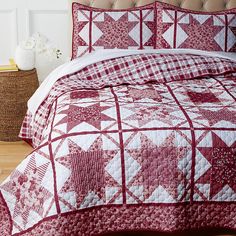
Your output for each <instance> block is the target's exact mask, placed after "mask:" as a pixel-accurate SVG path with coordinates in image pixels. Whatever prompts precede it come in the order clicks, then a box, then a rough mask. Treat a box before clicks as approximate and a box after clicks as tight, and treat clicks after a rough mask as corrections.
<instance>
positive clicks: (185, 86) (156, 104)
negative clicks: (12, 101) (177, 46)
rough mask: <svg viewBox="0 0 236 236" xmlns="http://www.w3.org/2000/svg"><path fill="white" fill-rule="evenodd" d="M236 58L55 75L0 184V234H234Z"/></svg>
mask: <svg viewBox="0 0 236 236" xmlns="http://www.w3.org/2000/svg"><path fill="white" fill-rule="evenodd" d="M235 72H236V63H235V62H232V61H230V60H227V59H222V58H221V59H220V58H217V57H214V58H213V57H208V56H197V55H190V54H188V55H184V54H182V55H181V54H147V55H146V54H140V55H133V56H132V55H131V56H126V57H121V58H115V59H110V60H106V61H102V62H98V63H96V64H92V65H90V66H87V67H86V68H84V69H82V70H80V71H78V72H76V73H73V74H69V75H66V76H64V77H62V78H61V79H59V80H58V81H57V82H56V83H55V85H54V87H53V88H52V90H51V92H50V94H49V95H48V97H47V98H46V99H45V101H44V102H43V103H42V105H41V106H40V107H39V109H38V111H37V113H36V115H35V116H34V117H33V116H32V115H31V114H30V113H28V114H27V116H26V119H25V122H24V123H23V126H22V131H21V136H22V137H24V138H25V139H30V140H32V143H33V145H34V147H35V149H34V151H33V152H32V153H31V154H30V155H29V156H28V157H27V158H26V159H25V160H24V161H23V162H22V163H21V164H20V165H19V166H18V167H17V168H16V169H15V170H14V171H13V173H12V174H11V176H9V177H8V178H7V179H6V180H5V181H4V183H3V184H2V185H0V235H2V236H8V235H45V234H46V233H47V234H48V235H84V236H87V235H102V234H104V233H109V232H119V231H141V230H142V231H143V230H146V231H157V232H174V231H183V230H189V229H200V228H224V229H232V230H236V90H235V86H236V75H235V74H234V73H235Z"/></svg>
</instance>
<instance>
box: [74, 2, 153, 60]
mask: <svg viewBox="0 0 236 236" xmlns="http://www.w3.org/2000/svg"><path fill="white" fill-rule="evenodd" d="M154 9H155V4H154V3H153V4H149V5H146V6H144V7H135V8H133V9H128V10H127V9H126V10H104V9H98V8H92V7H88V6H84V5H82V4H79V3H76V2H74V3H73V5H72V20H73V35H72V59H74V58H76V57H79V56H82V55H85V54H87V53H90V52H92V51H94V50H97V49H113V48H119V49H146V48H153V47H154V45H155V22H154V19H155V17H154V14H155V13H154Z"/></svg>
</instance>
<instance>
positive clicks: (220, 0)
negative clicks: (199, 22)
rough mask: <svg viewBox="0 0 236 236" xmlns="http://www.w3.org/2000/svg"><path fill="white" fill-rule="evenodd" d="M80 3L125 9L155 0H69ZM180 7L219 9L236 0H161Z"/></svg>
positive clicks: (231, 5)
mask: <svg viewBox="0 0 236 236" xmlns="http://www.w3.org/2000/svg"><path fill="white" fill-rule="evenodd" d="M69 1H70V2H79V3H81V4H84V5H87V6H92V7H98V8H102V9H127V8H131V7H136V6H137V7H138V6H143V5H146V4H149V3H152V2H155V0H69ZM162 2H166V3H170V4H172V5H175V6H179V7H181V8H186V9H190V10H197V11H206V12H212V11H221V10H226V9H231V8H236V0H162Z"/></svg>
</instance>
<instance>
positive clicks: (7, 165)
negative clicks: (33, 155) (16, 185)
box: [0, 141, 33, 183]
mask: <svg viewBox="0 0 236 236" xmlns="http://www.w3.org/2000/svg"><path fill="white" fill-rule="evenodd" d="M32 150H33V149H32V147H30V145H28V144H27V143H25V142H24V141H19V142H0V183H1V182H2V181H3V180H4V179H5V178H6V177H7V176H8V175H9V174H10V173H11V172H12V170H14V169H15V168H16V166H17V165H18V164H19V163H20V162H21V161H22V160H23V159H24V158H25V157H26V156H27V154H29V153H30V152H31V151H32Z"/></svg>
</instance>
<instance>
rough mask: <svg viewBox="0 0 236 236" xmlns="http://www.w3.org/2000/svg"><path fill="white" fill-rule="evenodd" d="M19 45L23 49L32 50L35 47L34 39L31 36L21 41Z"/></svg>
mask: <svg viewBox="0 0 236 236" xmlns="http://www.w3.org/2000/svg"><path fill="white" fill-rule="evenodd" d="M20 47H21V48H23V49H28V50H33V49H34V47H35V40H34V39H33V38H29V39H28V40H26V41H23V42H22V43H21V44H20Z"/></svg>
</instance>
